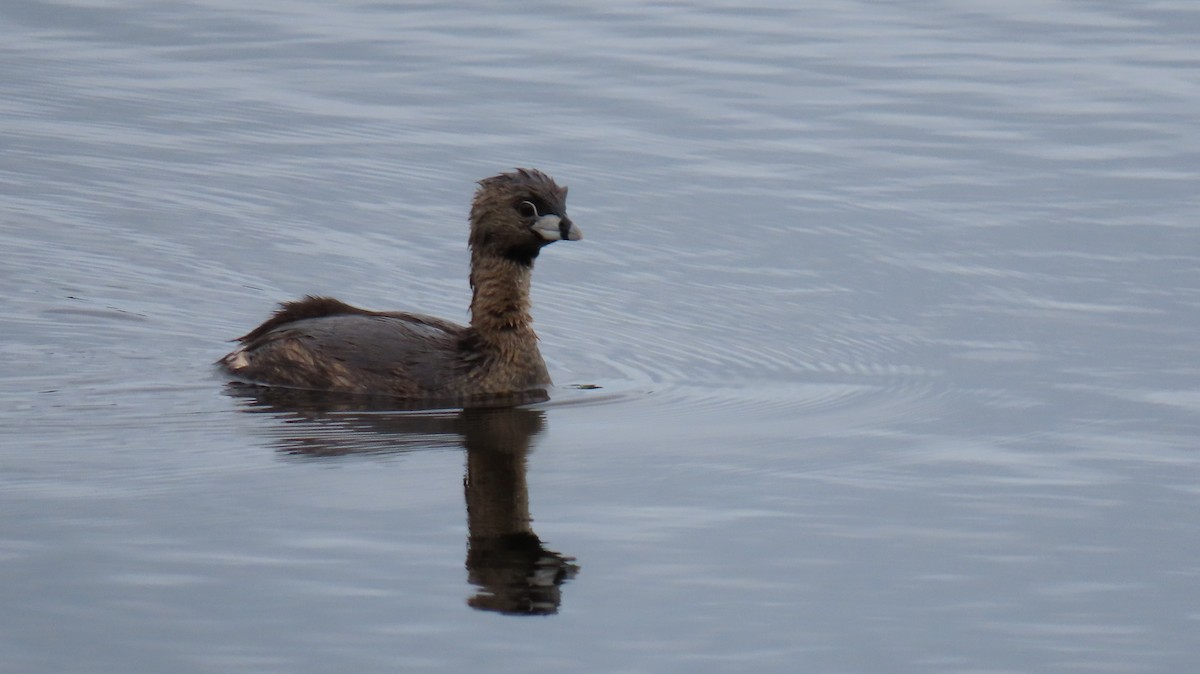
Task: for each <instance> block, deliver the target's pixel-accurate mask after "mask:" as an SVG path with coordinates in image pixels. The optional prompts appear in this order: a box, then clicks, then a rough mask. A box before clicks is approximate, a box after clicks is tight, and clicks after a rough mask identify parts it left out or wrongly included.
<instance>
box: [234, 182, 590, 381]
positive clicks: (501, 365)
mask: <svg viewBox="0 0 1200 674" xmlns="http://www.w3.org/2000/svg"><path fill="white" fill-rule="evenodd" d="M566 198H567V189H566V188H565V187H559V186H558V185H556V184H555V183H554V181H553V180H552V179H550V177H549V176H547V175H545V174H544V173H541V172H540V171H536V170H532V169H517V170H515V171H513V172H511V173H502V174H500V175H497V176H494V177H491V178H486V179H484V180H481V181H479V189H478V190H477V191H476V192H475V199H474V201H473V202H472V205H471V232H470V238H469V243H470V247H471V276H470V283H471V288H472V291H473V294H472V298H471V324H470V325H469V326H461V325H456V324H454V323H451V322H449V321H444V320H442V319H439V318H434V317H432V316H423V315H420V314H410V313H402V312H382V311H368V310H366V309H359V308H357V307H353V306H350V305H348V304H345V303H344V302H341V301H338V300H336V299H333V298H330V297H312V296H309V297H305V298H304V299H302V300H300V301H297V302H288V303H285V304H283V305H281V306H280V308H279V310H278V311H276V312H275V313H274V315H272V316H271V317H270V318H269V319H268V320H267V321H266V322H265V323H263V324H262V325H260V326H258V327H257V328H255V329H254V330H251V331H250V332H249V333H247V334H246V335H243V336H242V337H239V338H238V341H239V342H241V345H240V346H239V347H238V348H237V349H235V350H234V351H233V352H232V353H230V354H229V355H227V356H225V357H224V358H222V359H221V360H220V361H218V364H219V365H220V366H221V367H222V368H223V369H224V370H225V371H226V372H227V373H228V374H230V375H232V376H233V377H236V378H237V379H239V380H243V381H248V382H252V383H257V384H266V385H271V386H287V387H292V388H301V389H311V390H320V391H340V392H347V393H365V394H376V395H388V396H396V397H400V398H405V399H409V400H427V401H446V402H460V403H461V402H467V401H472V400H477V399H478V400H481V401H486V400H488V399H491V398H499V397H515V399H517V400H526V399H536V398H537V397H538V394H539V393H540V394H541V397H544V395H545V393H544V392H545V388H546V387H547V386H549V384H550V375H549V374H548V373H547V371H546V364H545V362H544V361H543V360H542V356H541V353H540V352H539V351H538V346H537V335H536V334H534V332H533V327H532V323H533V319H532V317H531V316H530V314H529V282H530V273H531V271H532V269H533V262H534V260H535V259H536V258H537V256H538V253H539V252H540V251H541V249H542V248H543V247H544V246H546V245H548V244H550V243H553V242H554V241H559V240H569V241H578V240H579V239H581V238H583V237H582V234H581V233H580V231H579V229H578V228H577V227H575V225H574V224H573V223H572V222H571V220H570V219H569V218H568V217H567V211H566Z"/></svg>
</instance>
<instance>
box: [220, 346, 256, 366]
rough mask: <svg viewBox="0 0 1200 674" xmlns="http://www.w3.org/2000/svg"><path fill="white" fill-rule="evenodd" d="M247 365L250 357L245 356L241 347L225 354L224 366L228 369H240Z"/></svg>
mask: <svg viewBox="0 0 1200 674" xmlns="http://www.w3.org/2000/svg"><path fill="white" fill-rule="evenodd" d="M249 366H250V359H249V358H248V357H247V356H246V352H245V350H243V349H238V350H236V351H234V352H233V353H231V354H229V355H228V356H225V367H228V368H229V369H230V370H240V369H242V368H244V367H249Z"/></svg>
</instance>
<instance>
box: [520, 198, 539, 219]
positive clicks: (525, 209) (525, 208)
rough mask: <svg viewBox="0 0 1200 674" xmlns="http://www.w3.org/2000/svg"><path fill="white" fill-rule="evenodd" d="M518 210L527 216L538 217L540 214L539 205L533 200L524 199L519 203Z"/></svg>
mask: <svg viewBox="0 0 1200 674" xmlns="http://www.w3.org/2000/svg"><path fill="white" fill-rule="evenodd" d="M517 212H518V213H520V214H521V215H522V216H524V217H526V218H536V217H537V216H538V209H537V206H534V205H533V202H532V201H522V202H521V203H519V204H517Z"/></svg>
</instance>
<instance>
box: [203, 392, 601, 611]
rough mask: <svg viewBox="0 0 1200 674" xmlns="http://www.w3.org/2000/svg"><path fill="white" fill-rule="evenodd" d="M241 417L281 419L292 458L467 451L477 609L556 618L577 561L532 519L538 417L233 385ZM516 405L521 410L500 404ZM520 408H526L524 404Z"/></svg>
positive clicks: (470, 573) (282, 440) (282, 441)
mask: <svg viewBox="0 0 1200 674" xmlns="http://www.w3.org/2000/svg"><path fill="white" fill-rule="evenodd" d="M226 391H227V392H228V393H229V395H231V396H233V397H236V398H239V399H241V400H242V401H243V404H244V408H243V409H244V411H246V412H259V413H267V414H271V415H274V416H276V417H277V418H279V419H280V420H281V421H283V422H284V425H283V426H281V427H280V428H279V432H280V435H279V437H278V438H277V439H276V447H277V448H278V450H279V451H280V452H281V453H284V454H287V455H289V456H295V457H298V458H299V457H313V458H315V457H336V456H346V455H361V454H372V453H385V452H386V453H397V452H405V451H413V450H418V449H429V448H435V447H446V448H450V447H462V448H465V449H466V450H467V469H466V475H465V477H464V478H463V486H464V491H465V492H466V502H467V530H468V537H467V561H466V566H467V578H468V580H469V581H470V582H471V583H472V584H474V585H475V586H477V588H478V590H477V592H476V594H475V595H474V596H473V597H471V598H470V599H468V600H467V603H468V604H469V605H470V606H472V607H473V608H476V609H479V610H484V611H495V612H498V613H504V614H508V615H550V614H554V613H557V612H558V607H559V604H560V603H561V600H562V591H561V587H562V585H563V583H565V582H566V581H567V580H569V579H571V578H573V577H574V576H575V574H576V573H577V572H578V571H579V566H578V565H576V564H575V563H574V561H575V560H574V558H573V557H567V556H564V555H561V554H559V553H557V552H554V551H552V550H548V549H546V547H545V546H543V545H542V541H541V539H539V538H538V536H537V534H536V533H534V531H533V527H532V518H531V517H530V514H529V489H528V485H527V483H526V480H525V473H526V458H527V455H528V453H529V449H530V446H531V444H532V441H533V438H534V437H536V436H537V435H538V434H539V433H541V431H542V427H543V425H544V423H545V417H544V414H543V413H542V412H541V411H540V410H533V409H527V408H520V407H486V408H484V407H474V408H466V409H456V410H436V411H435V410H425V411H404V410H402V409H397V407H396V401H395V399H376V398H364V397H362V396H354V395H347V394H336V393H326V392H311V391H297V390H288V389H279V388H269V387H261V386H252V385H244V384H230V385H228V387H227V389H226ZM503 402H506V403H508V404H512V403H513V402H514V401H503ZM518 402H519V401H518Z"/></svg>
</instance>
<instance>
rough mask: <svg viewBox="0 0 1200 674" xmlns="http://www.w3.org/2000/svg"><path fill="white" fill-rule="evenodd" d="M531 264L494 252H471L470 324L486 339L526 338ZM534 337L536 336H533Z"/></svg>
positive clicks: (529, 326) (530, 330) (530, 320)
mask: <svg viewBox="0 0 1200 674" xmlns="http://www.w3.org/2000/svg"><path fill="white" fill-rule="evenodd" d="M531 272H532V267H531V266H530V265H525V264H521V263H520V262H516V261H513V260H510V259H507V258H503V257H499V256H496V255H487V254H484V253H481V252H479V251H472V252H471V287H472V290H473V294H472V296H471V327H473V328H475V331H476V332H477V333H478V334H479V336H480V337H483V338H484V339H487V340H488V341H492V342H495V341H497V340H507V339H524V340H528V339H529V338H530V335H533V317H532V316H531V315H530V313H529V285H530V277H531V275H532V274H531ZM533 339H534V340H536V339H537V337H536V335H534V336H533Z"/></svg>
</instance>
